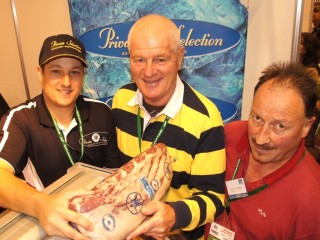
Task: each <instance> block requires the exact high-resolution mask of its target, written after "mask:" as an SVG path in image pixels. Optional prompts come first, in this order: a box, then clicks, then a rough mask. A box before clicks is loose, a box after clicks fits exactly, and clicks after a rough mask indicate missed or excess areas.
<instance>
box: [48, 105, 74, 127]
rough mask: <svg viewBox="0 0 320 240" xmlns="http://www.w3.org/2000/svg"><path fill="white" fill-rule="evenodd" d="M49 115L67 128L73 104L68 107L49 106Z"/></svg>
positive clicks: (71, 116) (72, 111) (72, 113)
mask: <svg viewBox="0 0 320 240" xmlns="http://www.w3.org/2000/svg"><path fill="white" fill-rule="evenodd" d="M48 109H49V112H50V114H51V116H52V117H53V118H54V119H55V120H56V121H57V122H58V123H59V124H61V125H63V126H64V127H66V128H68V127H69V125H70V123H71V121H72V119H73V115H74V111H75V110H74V106H73V107H71V108H70V107H68V108H60V107H59V108H57V109H55V108H49V107H48Z"/></svg>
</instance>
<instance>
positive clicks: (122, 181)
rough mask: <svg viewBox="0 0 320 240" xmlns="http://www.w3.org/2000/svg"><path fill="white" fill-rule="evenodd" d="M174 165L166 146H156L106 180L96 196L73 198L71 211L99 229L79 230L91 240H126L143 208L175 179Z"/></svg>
mask: <svg viewBox="0 0 320 240" xmlns="http://www.w3.org/2000/svg"><path fill="white" fill-rule="evenodd" d="M172 173H173V172H172V162H171V158H170V156H169V154H168V152H167V148H166V146H165V145H164V144H161V143H159V144H156V145H154V146H153V147H151V148H149V149H148V150H146V151H144V152H143V153H141V154H139V155H138V156H136V157H135V158H133V159H132V160H131V161H129V162H128V163H126V164H125V165H123V166H122V167H121V168H119V169H118V170H116V171H115V172H114V173H113V174H111V175H109V176H107V177H106V178H105V179H103V180H102V181H101V182H100V183H99V184H98V185H97V186H95V187H94V188H93V189H92V191H93V193H92V194H88V195H79V196H75V197H73V198H72V199H70V202H69V208H70V209H72V210H74V211H76V212H79V213H81V214H82V215H84V216H85V217H86V218H88V219H90V220H91V221H92V222H94V224H95V230H94V231H93V232H88V231H86V230H84V229H83V228H81V227H78V229H79V231H80V232H82V233H83V234H84V235H86V236H88V237H91V239H96V240H97V239H99V240H109V239H112V240H117V239H119V240H123V239H125V238H126V237H127V236H128V235H129V233H131V232H132V231H133V230H134V229H135V228H136V227H137V226H138V225H140V224H141V223H142V222H143V221H144V219H145V216H144V215H142V214H141V213H140V210H141V208H142V206H143V205H144V204H146V203H148V202H150V201H152V200H161V199H162V198H163V197H164V196H165V194H166V192H167V191H168V189H169V186H170V183H171V179H172Z"/></svg>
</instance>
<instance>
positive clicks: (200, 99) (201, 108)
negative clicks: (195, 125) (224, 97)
mask: <svg viewBox="0 0 320 240" xmlns="http://www.w3.org/2000/svg"><path fill="white" fill-rule="evenodd" d="M182 82H183V84H184V97H183V103H184V104H185V105H186V106H188V107H190V108H191V109H194V110H196V111H198V112H201V113H202V114H204V115H207V116H211V115H216V114H218V115H220V112H219V110H218V108H217V106H216V105H215V104H214V103H213V102H212V101H211V100H210V99H209V98H207V97H206V96H204V95H203V94H201V93H200V92H198V91H197V90H195V89H194V88H193V87H191V86H190V85H189V84H188V83H186V82H184V81H182Z"/></svg>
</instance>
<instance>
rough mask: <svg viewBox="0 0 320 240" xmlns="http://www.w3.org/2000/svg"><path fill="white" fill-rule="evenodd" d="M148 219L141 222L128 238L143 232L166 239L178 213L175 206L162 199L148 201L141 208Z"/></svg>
mask: <svg viewBox="0 0 320 240" xmlns="http://www.w3.org/2000/svg"><path fill="white" fill-rule="evenodd" d="M141 213H142V214H144V215H146V216H147V219H146V220H145V221H144V222H143V223H141V225H139V226H138V227H137V229H136V230H134V231H133V232H132V233H130V234H129V236H128V237H127V239H133V238H135V237H138V236H139V235H141V234H144V235H147V236H151V237H153V238H155V239H157V240H160V239H165V237H166V236H167V235H168V233H169V231H170V229H171V228H172V227H173V225H174V224H175V219H176V215H175V212H174V210H173V208H172V207H171V206H170V205H168V204H165V203H163V202H161V201H154V202H150V203H147V204H146V205H144V206H143V207H142V209H141Z"/></svg>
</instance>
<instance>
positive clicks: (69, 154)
mask: <svg viewBox="0 0 320 240" xmlns="http://www.w3.org/2000/svg"><path fill="white" fill-rule="evenodd" d="M86 67H87V63H86V59H85V49H84V46H83V45H82V43H81V42H80V41H78V40H77V39H75V38H73V37H72V36H69V35H66V34H61V35H55V36H50V37H48V38H47V39H46V40H45V41H44V43H43V46H42V49H41V52H40V56H39V66H38V69H37V70H38V73H39V78H40V81H41V82H42V86H43V91H42V94H40V95H39V96H37V97H35V98H34V99H31V100H29V101H27V102H26V103H23V104H21V105H19V106H17V107H13V108H12V109H11V110H10V111H9V112H8V113H7V115H6V116H4V117H3V118H2V120H1V123H0V129H1V135H0V181H1V185H0V205H1V206H2V207H5V208H9V209H12V210H16V211H19V212H23V213H25V214H28V215H31V216H34V217H36V218H38V219H39V221H40V224H41V225H42V227H43V228H44V230H45V231H46V232H47V233H48V234H49V235H61V236H67V237H69V238H72V239H87V238H85V237H84V236H83V235H82V234H80V233H79V232H77V231H76V230H75V229H73V228H72V227H71V226H70V225H69V222H73V223H76V224H79V225H80V226H83V227H84V228H86V229H90V228H93V226H92V225H91V223H90V222H89V221H88V220H87V219H85V218H83V217H82V216H81V215H80V214H77V213H75V212H73V211H71V210H69V209H68V204H67V203H68V198H69V197H70V193H68V194H54V195H46V194H44V193H41V192H39V191H38V190H42V189H43V188H44V187H46V186H48V185H49V184H51V183H52V182H54V181H55V180H57V179H58V178H60V177H61V176H63V175H64V174H66V172H67V169H68V168H70V167H71V166H72V165H73V164H74V163H75V162H78V161H81V162H84V163H87V164H91V165H95V166H98V167H103V166H107V167H118V166H119V165H117V164H118V163H119V162H118V154H117V153H118V152H117V143H116V136H115V125H114V122H113V118H112V115H111V110H110V109H109V108H108V107H107V106H106V105H105V104H104V103H102V102H98V101H94V100H90V99H87V98H84V97H83V96H81V95H80V92H81V89H82V85H83V80H84V71H85V68H86ZM21 175H24V178H25V180H26V181H27V183H26V182H24V181H21V180H20V179H19V178H18V177H17V176H21ZM30 185H31V186H30ZM32 186H33V187H32ZM36 189H37V190H36Z"/></svg>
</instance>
